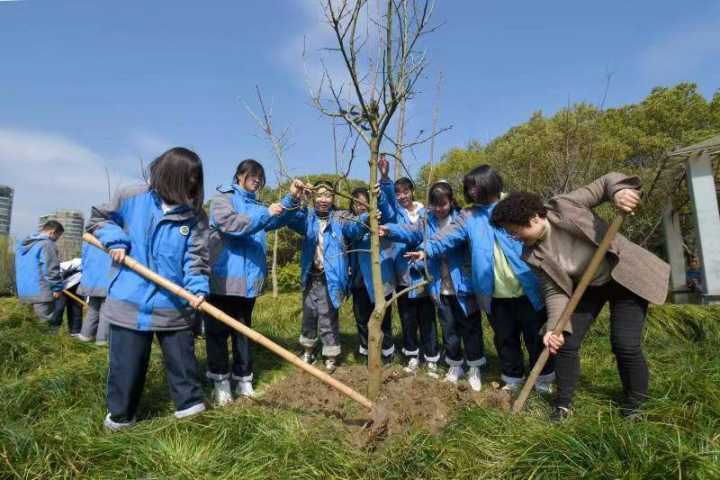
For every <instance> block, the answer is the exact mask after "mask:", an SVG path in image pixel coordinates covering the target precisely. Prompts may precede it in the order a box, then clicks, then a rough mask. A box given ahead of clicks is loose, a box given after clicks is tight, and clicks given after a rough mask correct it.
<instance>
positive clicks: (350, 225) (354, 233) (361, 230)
mask: <svg viewBox="0 0 720 480" xmlns="http://www.w3.org/2000/svg"><path fill="white" fill-rule="evenodd" d="M338 218H339V219H340V222H341V226H342V233H343V237H345V238H346V239H348V240H350V241H354V240H357V239H359V238H362V236H363V235H365V234H366V233H367V232H369V231H370V227H369V226H368V224H367V223H368V219H369V218H370V217H369V216H368V214H367V213H363V214H362V215H360V216H359V217H357V218H354V217H349V218H343V217H338Z"/></svg>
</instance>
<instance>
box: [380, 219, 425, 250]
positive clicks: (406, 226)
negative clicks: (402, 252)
mask: <svg viewBox="0 0 720 480" xmlns="http://www.w3.org/2000/svg"><path fill="white" fill-rule="evenodd" d="M421 224H422V222H417V223H414V224H411V223H386V224H385V225H383V226H384V227H385V229H386V230H387V234H386V235H385V238H387V239H388V240H391V241H393V242H398V243H405V244H408V245H417V244H419V243H420V242H422V240H423V234H422V225H421Z"/></svg>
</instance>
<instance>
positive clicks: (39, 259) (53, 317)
mask: <svg viewBox="0 0 720 480" xmlns="http://www.w3.org/2000/svg"><path fill="white" fill-rule="evenodd" d="M64 231H65V229H64V228H63V226H62V225H61V224H60V222H58V221H55V220H48V221H47V222H45V223H44V224H43V226H42V228H41V229H40V233H38V234H37V235H31V236H29V237H27V238H26V239H24V240H22V241H20V242H18V245H17V249H16V251H15V276H16V278H17V292H18V297H19V298H20V301H21V302H23V303H30V304H32V306H33V310H34V311H35V315H37V317H38V319H40V320H41V321H44V322H48V324H49V325H50V326H51V327H53V328H58V327H59V326H60V324H61V323H62V316H63V312H64V310H65V297H64V296H63V294H62V289H63V283H62V274H61V272H60V262H59V261H58V251H57V245H56V244H55V242H57V241H58V239H60V237H61V236H62V234H63V232H64Z"/></svg>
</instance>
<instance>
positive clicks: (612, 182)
mask: <svg viewBox="0 0 720 480" xmlns="http://www.w3.org/2000/svg"><path fill="white" fill-rule="evenodd" d="M378 168H379V172H380V181H379V183H378V185H376V186H374V187H373V188H375V189H376V193H377V194H378V210H379V222H380V225H381V226H380V227H379V234H380V271H381V277H382V285H383V294H384V295H385V296H386V299H390V298H392V297H393V295H395V296H398V295H399V296H398V302H397V308H398V313H399V317H400V321H401V329H402V333H401V344H402V354H403V356H404V357H405V359H406V366H405V369H406V370H407V371H408V372H412V373H415V372H416V371H417V370H418V369H419V368H420V365H421V363H423V364H424V366H425V370H426V372H427V374H428V375H430V376H433V377H438V378H439V376H440V369H439V367H438V363H439V362H440V359H441V353H442V354H443V355H444V362H445V363H446V364H447V366H448V370H447V373H446V374H445V380H446V381H449V382H457V381H458V380H460V379H461V378H462V377H463V376H465V375H467V379H468V382H469V384H470V386H471V388H472V389H473V390H480V389H481V387H482V380H481V378H482V377H481V373H480V367H481V366H482V365H483V364H485V363H486V359H485V355H484V346H483V345H484V342H483V333H482V332H483V330H482V324H481V315H482V312H485V316H486V318H487V319H488V320H489V323H490V326H491V327H492V329H493V335H494V344H495V347H496V349H497V353H498V357H499V361H500V369H501V375H502V380H503V382H504V383H505V386H504V387H503V388H506V389H509V390H515V389H517V388H518V387H519V386H520V385H521V384H522V382H523V381H524V379H525V374H526V372H528V371H529V369H530V368H532V366H533V364H534V363H535V360H536V359H537V358H538V356H539V354H540V352H541V351H542V349H543V346H547V347H548V348H549V349H550V350H551V352H552V353H553V354H556V357H555V358H556V360H557V361H556V362H549V363H548V364H547V366H546V367H545V369H544V370H543V372H542V375H541V376H540V378H539V379H538V382H537V383H536V385H535V387H536V389H537V390H538V391H540V392H549V391H550V390H551V385H552V383H553V381H556V384H557V395H556V399H555V402H554V409H553V413H552V418H553V419H556V420H559V419H561V418H563V417H565V416H566V415H567V414H568V413H569V411H570V402H571V400H572V396H573V393H574V390H575V387H576V385H577V380H578V377H579V372H580V368H579V356H578V351H579V347H580V343H581V342H582V338H583V336H584V335H585V333H586V332H587V330H588V328H589V326H590V324H591V323H592V321H593V320H594V319H595V318H596V317H597V315H598V314H599V312H600V310H601V309H602V307H603V305H604V304H605V303H607V302H609V303H610V313H611V315H610V323H611V343H612V347H613V348H612V350H613V353H614V354H615V356H616V358H617V363H618V370H619V373H620V378H621V381H622V385H623V390H624V401H623V410H622V411H623V412H624V413H625V414H628V415H635V414H637V411H638V407H639V406H640V404H641V402H642V401H643V399H644V398H645V397H646V394H647V388H648V378H649V375H648V369H647V365H646V363H645V360H644V357H643V354H642V348H641V333H642V329H643V325H644V321H645V313H646V309H647V304H648V302H652V303H662V302H664V299H665V294H666V292H667V279H668V275H669V268H668V266H667V264H665V262H663V261H662V260H660V259H658V258H657V257H655V256H654V255H652V254H651V253H650V252H648V251H646V250H644V249H642V248H640V247H639V246H637V245H636V244H633V243H632V242H630V241H629V240H627V239H625V238H624V237H622V236H621V235H618V236H617V238H616V239H615V241H614V242H613V244H612V246H611V248H610V250H609V252H608V254H607V255H606V259H605V261H604V262H603V264H602V265H601V268H600V269H599V270H598V273H597V274H596V276H595V278H594V280H593V282H592V283H591V287H590V288H589V289H588V291H587V292H586V293H585V294H584V296H583V297H582V300H581V302H580V305H579V306H578V309H577V311H576V314H575V315H574V316H573V319H572V329H573V330H572V331H568V332H564V334H555V333H553V331H552V327H553V326H554V324H555V322H557V319H558V317H559V316H560V312H561V311H562V309H563V308H564V306H565V304H566V303H567V301H568V299H569V297H570V295H572V291H573V287H574V285H575V284H576V283H577V281H578V280H579V277H580V275H582V273H583V271H584V270H585V267H586V266H587V265H588V263H589V261H590V257H591V256H592V254H593V252H594V249H595V247H596V246H597V244H598V243H599V241H600V238H601V236H602V234H603V233H604V230H606V228H607V224H606V223H605V222H604V221H603V220H602V219H600V217H598V216H597V215H595V214H594V213H593V212H592V208H593V207H595V206H596V205H598V204H600V203H602V202H604V201H611V202H614V203H615V205H616V206H617V207H618V208H621V209H624V210H626V211H632V210H633V209H634V208H636V207H637V205H638V203H639V195H638V193H637V192H638V190H639V188H640V185H639V180H638V179H637V178H636V177H628V176H625V175H621V174H615V173H611V174H608V175H605V176H604V177H601V178H600V179H598V180H597V181H595V182H594V183H592V184H590V185H588V186H586V187H583V188H581V189H578V190H576V191H573V192H571V193H568V194H565V195H561V196H558V197H554V198H553V199H551V200H550V202H549V203H547V204H546V203H544V202H543V201H542V200H541V198H540V197H539V196H538V195H536V194H532V193H527V192H521V193H512V194H510V195H507V196H506V195H505V194H504V193H503V182H502V178H501V176H500V174H499V173H498V172H496V171H495V170H494V169H492V168H491V167H489V166H487V165H483V166H479V167H477V168H475V169H473V170H471V171H470V172H468V173H467V175H465V178H464V182H463V194H464V197H465V201H466V203H467V205H468V206H467V207H466V208H463V209H460V208H459V207H458V203H457V201H456V198H455V194H454V192H453V189H452V187H451V186H450V184H449V183H448V182H446V181H438V182H435V183H433V184H432V185H430V187H429V190H428V198H427V201H428V207H427V208H426V207H425V206H424V205H423V204H422V203H420V202H418V201H416V200H415V198H414V186H413V184H412V181H411V180H409V179H407V178H402V179H398V180H397V181H395V182H393V181H392V180H390V178H389V176H388V169H389V167H388V163H387V161H385V160H384V159H381V160H379V162H378ZM203 181H204V178H203V167H202V162H201V160H200V158H199V157H198V155H197V154H195V153H194V152H192V151H190V150H188V149H185V148H181V147H176V148H173V149H170V150H168V151H167V152H165V153H163V154H162V155H161V156H160V157H158V158H157V159H156V160H155V161H153V163H152V164H151V165H150V175H149V182H148V183H147V184H143V185H138V186H134V187H130V188H124V189H121V190H119V191H118V192H117V193H116V195H115V196H114V198H113V199H112V200H111V201H110V202H109V203H108V204H106V205H103V206H98V207H93V209H92V215H91V219H90V221H89V224H88V231H89V232H90V233H92V234H94V235H95V236H96V237H97V238H98V239H99V240H100V242H101V243H102V244H103V245H104V246H105V247H107V248H108V249H109V252H110V257H111V258H112V260H113V261H114V263H113V265H112V267H109V268H108V270H109V273H106V274H105V275H106V276H105V278H106V279H107V288H106V290H107V291H106V298H105V300H104V302H103V303H102V309H101V310H100V317H101V319H102V321H103V322H106V323H107V325H109V347H110V351H109V373H108V380H107V406H108V414H107V416H106V418H105V422H104V424H105V426H106V427H107V428H109V429H110V430H118V429H121V428H124V427H127V426H130V425H132V424H133V423H134V422H135V416H136V413H137V407H138V403H139V401H140V397H141V394H142V390H143V385H144V381H145V375H146V372H147V367H148V362H149V358H150V349H151V345H152V340H153V337H157V339H158V342H159V344H160V348H161V349H162V353H163V360H164V364H165V370H166V376H167V380H168V384H169V386H170V391H171V394H172V397H173V400H174V402H175V405H176V412H175V416H176V417H178V418H182V417H186V416H189V415H193V414H196V413H199V412H202V411H203V410H205V402H204V397H203V391H202V388H201V385H200V382H199V380H198V375H197V374H198V372H197V370H198V367H197V361H196V357H195V352H194V336H193V330H192V328H193V324H194V322H195V312H194V309H197V308H198V307H199V306H200V304H201V303H202V302H204V301H205V298H206V297H207V299H208V301H209V302H211V303H212V304H213V305H216V306H217V307H219V308H220V309H222V310H223V311H225V312H226V313H228V314H229V315H230V316H232V317H234V318H236V319H238V320H239V321H241V322H242V323H244V324H245V325H247V326H251V322H252V312H253V307H254V304H255V299H256V298H257V297H258V296H259V295H260V294H261V292H262V288H263V282H264V280H265V277H266V273H267V266H266V233H267V232H268V231H271V230H274V229H279V228H282V227H288V228H290V229H292V230H294V231H296V232H297V233H299V234H300V235H301V236H302V248H301V278H300V280H301V285H302V289H303V300H302V302H303V314H302V321H301V325H300V335H299V343H300V345H301V347H302V349H303V353H302V358H303V359H304V360H305V361H307V362H310V363H312V362H314V361H315V360H316V355H317V354H318V353H320V354H321V356H322V357H323V359H324V366H325V368H326V369H327V370H328V371H329V372H332V371H334V370H335V368H336V365H337V361H338V357H339V355H340V353H341V344H340V335H339V317H338V312H339V309H340V307H341V305H342V303H343V301H344V300H345V298H346V296H348V295H350V296H351V297H352V299H353V313H354V316H355V320H356V324H357V331H358V337H359V339H358V340H359V347H358V354H359V355H367V353H368V322H369V319H370V316H371V313H372V311H373V309H374V304H375V292H374V288H373V282H372V262H371V255H370V252H369V246H370V234H369V227H368V224H369V217H368V205H369V197H370V195H369V193H370V192H369V191H368V190H367V189H365V188H358V189H355V190H354V191H353V192H352V193H351V197H352V201H351V204H350V210H349V211H343V210H339V209H336V208H335V206H334V189H333V185H332V184H330V183H327V182H323V181H321V182H317V183H315V184H314V185H312V186H308V185H305V184H304V183H303V182H301V181H299V180H293V181H292V183H291V185H290V191H289V193H288V194H287V195H285V197H284V198H282V200H281V201H280V202H278V203H273V204H271V205H269V206H268V205H265V204H263V203H262V202H260V201H259V200H258V199H257V194H258V192H259V190H260V189H261V188H262V187H263V186H264V184H265V173H264V169H263V167H262V165H261V164H260V163H258V162H257V161H255V160H244V161H242V162H240V164H239V165H238V166H237V168H236V170H235V173H234V175H233V176H232V182H231V184H229V185H227V186H220V187H218V189H217V190H218V193H217V194H216V195H215V196H214V197H213V198H212V199H211V201H210V212H209V218H208V217H207V215H206V214H205V212H204V210H203V199H204V192H203ZM53 235H54V233H52V232H50V231H45V232H41V234H40V235H39V236H38V237H31V239H32V238H36V239H35V240H34V241H35V242H40V243H43V244H45V245H47V244H48V242H52V240H53ZM31 239H28V240H26V242H29V241H30V240H31ZM41 248H42V247H41ZM88 248H89V250H93V249H94V247H88ZM46 250H47V249H46ZM94 250H96V251H97V252H100V251H99V250H98V249H94ZM100 253H101V254H102V252H100ZM38 255H39V257H42V255H41V254H38ZM102 255H104V254H102ZM125 255H132V256H133V258H134V259H135V260H137V261H138V262H140V263H142V264H143V265H145V266H147V267H149V268H150V269H151V270H153V271H155V272H156V273H158V274H160V275H161V276H163V277H165V278H168V279H169V280H171V281H173V282H174V283H176V284H179V285H181V286H182V287H183V288H185V289H186V290H188V291H190V292H191V293H192V294H194V295H195V296H196V300H194V301H192V302H187V301H185V300H183V299H181V298H179V297H176V296H174V295H173V294H172V293H170V292H168V291H166V290H163V289H162V288H160V287H158V286H157V285H155V284H154V283H152V282H150V281H149V280H146V279H144V278H143V277H141V276H140V275H138V274H137V273H135V272H134V271H133V270H131V269H128V268H125V267H123V266H121V263H122V261H123V258H124V257H125ZM105 257H106V258H108V257H107V255H105ZM43 262H44V263H43ZM39 265H41V268H40V269H39V272H40V273H39V275H40V276H41V277H42V272H43V268H44V267H43V265H45V266H47V265H48V261H47V259H45V260H41V261H40V263H39ZM84 271H85V272H86V271H87V266H86V267H84ZM97 271H100V270H99V269H98V270H97ZM643 273H646V274H647V275H643ZM50 277H52V275H50V276H48V278H50ZM35 280H37V279H35ZM30 283H32V282H30ZM36 283H37V284H39V285H41V288H40V290H42V295H38V296H37V297H32V295H30V296H27V295H26V296H25V299H26V300H28V301H33V303H38V302H35V300H40V301H41V302H42V303H46V302H51V301H52V300H50V298H51V297H59V296H60V294H59V292H60V290H62V288H61V285H59V284H57V283H54V280H50V281H47V282H46V283H45V284H44V283H43V281H42V280H40V281H39V282H36ZM18 289H19V290H20V283H19V284H18ZM95 293H97V292H95ZM103 293H105V292H103ZM48 295H49V296H48ZM41 296H42V298H40V297H41ZM98 296H99V294H98ZM29 299H30V300H29ZM36 311H38V309H37V308H36ZM436 313H437V315H438V316H439V317H440V320H441V324H442V340H443V341H442V348H441V346H440V342H439V341H438V332H437V319H436ZM382 331H383V333H384V337H383V344H382V354H383V357H384V358H385V359H386V360H388V361H390V360H391V359H392V358H393V355H394V353H395V351H394V350H395V347H394V342H393V335H392V322H391V312H390V309H389V308H388V309H387V310H386V313H385V317H384V319H383V322H382ZM228 340H229V341H230V344H231V349H232V362H231V361H230V355H229V353H230V352H229V349H228ZM205 341H206V349H207V372H206V376H207V378H208V379H209V380H211V381H212V382H213V386H214V388H213V397H214V400H215V403H216V404H217V405H225V404H227V403H228V402H230V401H232V399H233V393H235V395H242V396H252V395H254V391H253V385H252V381H253V368H252V354H251V348H250V344H249V341H248V339H247V338H246V337H245V336H243V335H241V334H239V333H236V332H235V331H233V330H231V329H230V328H229V327H227V326H225V325H224V324H222V323H221V322H219V321H217V320H215V319H214V318H211V317H207V318H205ZM318 344H319V345H320V348H319V349H318ZM523 344H524V345H525V348H526V350H527V353H528V356H529V362H528V363H527V364H526V363H525V362H524V354H523V350H522V345H523ZM318 350H319V352H318ZM465 366H467V370H466V369H465ZM556 376H557V377H556ZM231 382H235V383H236V386H235V391H234V392H233V389H232V388H231Z"/></svg>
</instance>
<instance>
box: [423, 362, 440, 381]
mask: <svg viewBox="0 0 720 480" xmlns="http://www.w3.org/2000/svg"><path fill="white" fill-rule="evenodd" d="M425 368H427V375H428V377H432V378H440V371H439V370H438V366H437V362H427V365H425Z"/></svg>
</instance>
